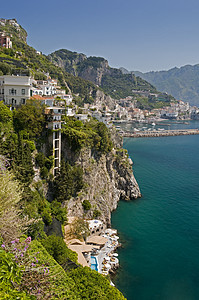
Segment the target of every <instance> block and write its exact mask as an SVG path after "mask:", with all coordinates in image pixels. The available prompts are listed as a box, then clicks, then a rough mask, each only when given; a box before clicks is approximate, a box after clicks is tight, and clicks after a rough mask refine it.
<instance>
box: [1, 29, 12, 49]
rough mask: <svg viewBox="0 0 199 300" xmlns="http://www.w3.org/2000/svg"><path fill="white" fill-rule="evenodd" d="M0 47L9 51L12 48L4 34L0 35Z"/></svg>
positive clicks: (9, 39) (9, 40)
mask: <svg viewBox="0 0 199 300" xmlns="http://www.w3.org/2000/svg"><path fill="white" fill-rule="evenodd" d="M0 46H1V47H4V48H7V49H10V48H12V41H11V38H10V36H9V35H7V34H6V33H4V32H1V33H0Z"/></svg>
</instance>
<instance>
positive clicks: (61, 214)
mask: <svg viewBox="0 0 199 300" xmlns="http://www.w3.org/2000/svg"><path fill="white" fill-rule="evenodd" d="M51 215H52V216H53V217H55V218H56V219H57V220H58V221H59V222H60V223H61V224H65V223H66V221H67V209H66V208H65V207H62V205H61V203H60V202H58V201H56V200H54V201H53V202H52V203H51Z"/></svg>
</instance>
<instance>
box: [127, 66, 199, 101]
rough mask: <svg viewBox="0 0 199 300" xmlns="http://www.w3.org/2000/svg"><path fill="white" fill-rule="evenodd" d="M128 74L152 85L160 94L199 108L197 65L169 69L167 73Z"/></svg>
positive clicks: (198, 70) (198, 68)
mask: <svg viewBox="0 0 199 300" xmlns="http://www.w3.org/2000/svg"><path fill="white" fill-rule="evenodd" d="M130 73H133V74H135V75H137V76H140V77H142V78H143V79H145V80H147V81H149V82H150V83H151V84H154V85H155V86H156V87H157V89H158V90H160V91H161V92H167V93H169V94H172V95H173V96H174V97H175V98H177V99H179V100H183V101H188V102H190V104H191V105H197V106H199V87H198V81H199V64H195V65H190V64H187V65H185V66H182V67H174V68H171V69H169V70H168V71H165V70H163V71H151V72H146V73H142V72H139V71H131V72H130Z"/></svg>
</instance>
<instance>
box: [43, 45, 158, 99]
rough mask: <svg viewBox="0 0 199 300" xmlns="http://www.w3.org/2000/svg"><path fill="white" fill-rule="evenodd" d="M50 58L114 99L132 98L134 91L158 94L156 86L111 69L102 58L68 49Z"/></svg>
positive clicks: (61, 50) (59, 51)
mask: <svg viewBox="0 0 199 300" xmlns="http://www.w3.org/2000/svg"><path fill="white" fill-rule="evenodd" d="M48 57H49V59H50V60H51V61H52V62H53V63H55V64H56V65H57V66H59V67H61V68H62V69H64V70H65V71H67V72H69V73H71V74H73V75H75V76H79V77H81V78H83V79H86V80H89V81H91V82H93V83H94V84H96V85H98V86H100V87H101V88H102V89H103V90H104V91H105V92H106V93H107V94H109V95H110V96H111V97H113V98H114V99H120V98H125V97H127V96H132V95H134V93H133V92H132V90H139V91H141V90H142V91H149V92H157V91H156V88H155V87H154V86H152V85H151V84H150V83H148V82H147V81H145V80H143V79H142V78H140V77H136V76H134V75H132V74H123V73H122V71H121V70H119V69H116V68H111V67H110V66H109V64H108V61H107V60H106V59H104V58H102V57H95V56H90V57H87V56H86V55H85V54H82V53H80V54H79V53H76V52H71V51H69V50H66V49H60V50H57V51H55V52H53V53H51V54H49V55H48Z"/></svg>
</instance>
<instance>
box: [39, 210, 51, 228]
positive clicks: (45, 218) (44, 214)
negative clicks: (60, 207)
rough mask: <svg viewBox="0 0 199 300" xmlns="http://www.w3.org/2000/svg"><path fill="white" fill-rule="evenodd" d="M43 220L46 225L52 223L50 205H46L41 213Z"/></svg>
mask: <svg viewBox="0 0 199 300" xmlns="http://www.w3.org/2000/svg"><path fill="white" fill-rule="evenodd" d="M41 215H42V218H43V221H44V223H45V224H46V225H50V224H51V223H52V216H51V210H50V208H48V207H45V208H44V210H43V211H42V213H41Z"/></svg>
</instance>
